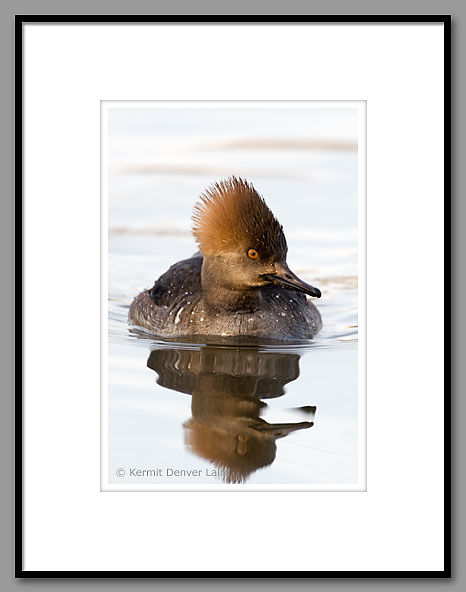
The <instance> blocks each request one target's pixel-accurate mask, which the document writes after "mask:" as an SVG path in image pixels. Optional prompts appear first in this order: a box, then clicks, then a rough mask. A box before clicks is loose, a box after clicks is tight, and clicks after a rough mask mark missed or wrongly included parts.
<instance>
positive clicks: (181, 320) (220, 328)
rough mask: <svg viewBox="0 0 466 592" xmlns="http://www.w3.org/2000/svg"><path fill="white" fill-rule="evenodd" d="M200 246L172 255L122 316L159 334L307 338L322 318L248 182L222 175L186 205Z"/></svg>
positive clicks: (282, 238)
mask: <svg viewBox="0 0 466 592" xmlns="http://www.w3.org/2000/svg"><path fill="white" fill-rule="evenodd" d="M193 223H194V224H193V234H194V237H195V239H196V241H197V243H198V244H199V249H200V252H198V253H196V254H195V255H193V256H192V257H191V258H190V259H185V260H184V261H179V262H178V263H175V264H174V265H172V266H171V267H170V269H169V270H168V271H167V272H166V273H164V274H163V275H162V276H160V278H159V279H158V280H157V281H156V282H155V284H154V286H153V288H152V289H151V290H144V291H143V292H141V293H140V294H139V295H138V296H136V298H135V299H134V300H133V302H132V304H131V306H130V309H129V321H130V322H131V323H133V324H134V325H138V326H140V327H143V328H145V329H148V330H149V331H150V332H152V333H155V334H157V335H159V336H164V337H175V336H181V335H222V336H235V337H237V336H254V337H264V338H272V339H288V340H289V339H307V338H311V337H313V336H314V335H315V334H316V333H318V331H319V330H320V329H321V327H322V319H321V316H320V313H319V311H318V310H317V308H316V307H315V306H314V304H313V303H312V302H311V301H310V300H307V298H306V294H308V295H309V296H314V297H316V298H320V296H321V293H320V290H319V289H317V288H314V287H313V286H310V285H309V284H306V283H305V282H303V281H302V280H301V279H299V278H298V277H297V276H296V275H295V274H294V273H293V272H292V271H291V270H290V269H289V268H288V266H287V264H286V254H287V251H288V247H287V244H286V239H285V235H284V233H283V228H282V226H281V225H280V223H279V222H278V220H277V219H276V218H275V216H274V215H273V213H272V212H271V211H270V209H269V208H268V206H267V204H266V203H265V201H264V199H263V198H262V197H261V196H260V195H259V194H258V193H257V191H256V190H255V189H254V187H253V186H252V185H251V184H250V183H248V182H247V181H245V180H243V179H238V178H236V177H230V178H229V179H227V180H224V181H221V182H219V183H215V184H214V185H212V186H211V187H210V188H209V189H207V191H205V193H204V194H203V195H201V198H200V201H199V202H198V203H197V204H196V205H195V207H194V214H193Z"/></svg>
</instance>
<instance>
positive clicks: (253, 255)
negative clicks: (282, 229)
mask: <svg viewBox="0 0 466 592" xmlns="http://www.w3.org/2000/svg"><path fill="white" fill-rule="evenodd" d="M248 257H249V259H257V258H258V257H259V253H258V252H257V251H256V249H249V251H248Z"/></svg>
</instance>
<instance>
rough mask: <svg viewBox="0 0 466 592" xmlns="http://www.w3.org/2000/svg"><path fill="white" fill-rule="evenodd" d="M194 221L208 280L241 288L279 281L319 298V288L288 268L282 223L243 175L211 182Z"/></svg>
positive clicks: (200, 202)
mask: <svg viewBox="0 0 466 592" xmlns="http://www.w3.org/2000/svg"><path fill="white" fill-rule="evenodd" d="M193 223H194V225H193V234H194V237H195V239H196V241H197V242H198V244H199V248H200V251H201V253H202V255H203V257H204V264H203V273H204V272H205V273H206V274H208V276H207V277H208V281H209V283H211V282H213V283H214V284H216V285H217V286H221V287H223V288H228V289H230V290H243V291H244V290H252V289H257V288H260V287H263V286H266V285H267V284H281V285H283V286H287V287H289V288H292V289H294V290H298V291H300V292H304V293H306V294H309V295H310V296H314V297H316V298H320V296H321V292H320V290H319V289H318V288H315V287H314V286H311V285H309V284H307V283H306V282H304V281H303V280H301V279H300V278H298V277H297V276H296V275H295V274H294V273H293V272H292V271H291V270H290V268H289V267H288V265H287V263H286V255H287V251H288V247H287V244H286V239H285V235H284V233H283V228H282V226H281V224H280V223H279V222H278V220H277V219H276V218H275V216H274V215H273V213H272V212H271V211H270V209H269V208H268V206H267V204H266V203H265V201H264V199H263V198H262V197H261V196H260V195H259V193H257V191H256V190H255V189H254V187H253V186H252V185H251V184H250V183H248V182H247V181H245V180H244V179H238V178H236V177H230V178H228V179H226V180H224V181H220V182H218V183H215V184H214V185H212V186H210V187H209V188H208V189H207V190H206V191H205V192H204V194H203V195H201V198H200V201H199V202H198V203H197V204H196V205H195V207H194V214H193Z"/></svg>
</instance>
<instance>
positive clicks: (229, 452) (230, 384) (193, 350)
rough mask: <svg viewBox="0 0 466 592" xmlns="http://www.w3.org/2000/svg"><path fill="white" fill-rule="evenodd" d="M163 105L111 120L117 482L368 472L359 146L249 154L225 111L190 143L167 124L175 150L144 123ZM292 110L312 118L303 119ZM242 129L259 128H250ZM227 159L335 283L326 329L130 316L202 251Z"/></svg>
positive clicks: (273, 480) (324, 480)
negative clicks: (178, 334)
mask: <svg viewBox="0 0 466 592" xmlns="http://www.w3.org/2000/svg"><path fill="white" fill-rule="evenodd" d="M251 111H252V110H251ZM347 111H350V110H347ZM273 115H274V114H273V113H272V114H270V115H269V116H270V117H273ZM346 115H347V117H348V118H350V119H351V117H352V116H353V115H352V114H351V113H347V114H346ZM185 116H186V117H187V115H185ZM133 117H136V116H135V115H133ZM151 117H152V118H153V120H154V122H155V123H154V125H155V124H156V122H157V121H158V119H157V117H159V118H160V117H161V115H160V114H155V115H153V114H150V116H149V117H144V116H142V115H141V114H140V113H139V114H138V116H137V118H136V119H134V120H131V114H127V113H123V114H118V113H116V114H115V115H114V121H115V122H116V123H114V125H113V127H111V128H110V131H111V133H110V151H109V161H110V162H109V163H110V174H109V210H108V213H109V234H108V275H109V293H108V308H109V326H108V331H109V336H108V338H109V341H108V364H109V368H108V470H109V483H110V484H113V485H120V486H122V488H124V486H125V485H126V484H132V485H135V484H138V483H140V484H145V485H150V484H155V485H157V484H173V485H180V484H195V485H201V484H208V485H215V484H218V483H248V484H251V485H254V484H257V485H259V484H272V485H273V484H277V485H288V484H309V485H326V484H328V485H332V484H352V483H356V482H357V470H358V466H357V456H358V430H359V429H364V426H358V421H357V419H358V383H357V362H358V347H357V340H358V308H357V306H358V299H357V269H358V256H357V255H358V244H357V152H355V151H352V150H350V149H344V150H340V149H326V150H321V149H320V150H317V149H309V148H305V149H303V147H302V146H301V147H299V149H293V148H292V147H291V148H290V147H289V146H287V147H282V148H280V143H279V142H277V145H276V146H275V148H274V149H273V150H270V149H262V148H261V147H260V143H257V142H256V144H257V145H256V147H255V149H254V151H253V152H252V153H251V151H250V150H249V151H248V150H244V149H237V148H233V149H228V150H224V151H223V152H222V150H220V149H218V146H219V145H221V140H222V139H223V140H224V138H223V136H222V137H218V134H217V135H215V133H214V132H215V130H214V129H213V127H215V126H213V124H212V126H213V127H212V131H211V135H210V136H209V134H208V133H207V132H206V131H205V130H206V129H208V126H207V127H206V125H204V131H203V135H202V139H203V143H202V142H200V141H197V140H198V137H200V131H199V130H197V129H196V127H195V126H194V127H193V128H192V129H191V128H190V130H191V135H189V134H188V136H187V137H184V136H182V137H181V140H179V141H178V143H176V142H173V144H170V142H169V140H173V138H172V137H171V136H170V138H167V137H165V144H166V143H167V142H168V144H169V146H170V151H169V153H168V154H167V153H166V151H164V149H163V146H164V141H163V140H164V138H163V137H159V136H160V134H159V135H158V136H155V135H154V134H151V133H150V132H151V128H150V125H149V126H148V129H146V127H144V126H143V122H146V123H147V121H149V122H150V121H152V119H151ZM167 117H168V115H165V116H164V118H163V119H164V121H165V122H166V119H167ZM138 118H139V119H138ZM295 119H296V130H300V131H301V128H302V117H300V118H298V117H297V115H296V116H295ZM298 119H299V121H298ZM129 120H131V121H129ZM111 121H112V120H111ZM215 121H216V120H215ZM241 122H243V124H244V125H245V126H246V123H247V115H246V116H245V115H244V114H243V118H242V119H241ZM245 122H246V123H245ZM211 123H212V122H211ZM311 123H312V121H311ZM204 124H205V122H204ZM309 125H310V126H311V124H309ZM138 126H139V127H138ZM263 127H264V129H265V128H267V120H264V122H263ZM311 128H312V126H311ZM347 128H348V129H350V126H349V124H348V125H347ZM167 129H173V128H170V126H168V125H167ZM345 129H346V128H345ZM112 130H113V132H112ZM166 133H167V134H168V132H166ZM236 133H237V138H239V139H240V140H241V139H244V138H246V139H247V138H249V137H250V136H248V133H247V130H246V127H245V129H244V130H242V129H241V127H240V126H239V129H238V130H237V132H236ZM254 134H255V135H256V136H257V135H258V134H259V135H260V130H257V129H255V130H254ZM185 135H186V134H185ZM288 135H289V134H288ZM295 135H296V136H298V135H299V134H298V132H296V134H295ZM154 138H157V139H154ZM206 138H207V139H206ZM228 138H229V139H231V137H230V136H228ZM310 138H311V139H312V134H311V133H310ZM195 140H196V141H197V143H196V141H195ZM238 142H239V141H238ZM238 142H237V143H238ZM239 143H240V142H239ZM214 146H217V149H216V150H214V148H213V147H214ZM257 146H259V147H257ZM147 154H150V155H151V156H150V158H148V157H147ZM154 162H155V163H157V167H155V168H154V167H153V163H154ZM175 164H176V167H177V170H176V171H175V172H174V171H173V170H172V169H171V168H170V167H173V166H175ZM144 167H146V169H144ZM151 167H152V168H151ZM183 167H185V168H183ZM223 169H225V171H227V170H228V171H229V172H228V173H226V174H236V175H239V176H245V177H247V178H248V180H249V181H252V182H253V183H254V185H255V186H256V188H257V189H258V190H259V192H260V193H262V194H263V195H264V197H265V198H266V201H267V202H268V204H269V206H270V207H271V209H272V210H273V211H274V213H275V214H276V216H277V217H278V219H279V220H280V222H281V223H282V224H283V226H284V230H285V234H286V237H287V240H288V247H289V254H288V263H289V265H290V267H291V269H293V271H295V272H296V273H297V274H298V275H299V276H300V277H302V278H303V279H304V280H305V281H307V282H309V283H311V284H313V285H315V286H317V287H319V288H320V289H321V290H322V293H323V296H322V298H321V299H320V300H318V301H316V304H317V306H318V308H319V310H320V311H321V314H322V318H323V322H324V327H323V330H322V331H321V333H319V335H317V336H316V337H315V339H314V340H312V341H308V342H304V343H297V344H283V343H281V344H279V343H273V342H269V343H258V342H252V343H248V344H241V345H238V344H235V343H233V344H232V343H229V342H223V343H219V342H218V340H214V342H213V343H204V342H197V341H196V340H194V341H191V342H185V343H180V342H167V341H160V340H158V339H156V338H154V337H153V336H151V335H149V334H147V333H144V332H141V331H138V330H137V329H135V328H134V327H131V326H129V325H128V323H127V313H128V307H129V304H130V302H131V300H132V299H133V297H134V296H135V295H136V294H137V293H138V292H140V291H141V290H142V289H144V288H148V287H150V286H151V285H152V283H153V281H154V280H155V279H156V278H157V277H158V276H159V275H160V274H161V273H163V272H164V271H166V269H167V268H168V267H169V266H170V265H171V264H172V263H174V262H175V261H178V260H180V259H184V258H186V257H188V256H190V255H191V254H193V253H194V252H195V251H196V245H195V243H194V241H193V239H192V237H191V235H190V231H189V228H190V216H191V210H192V206H193V204H194V202H195V201H196V199H197V196H198V195H199V193H200V192H201V191H203V189H204V188H205V187H206V186H207V185H209V184H210V183H211V182H212V181H214V180H217V179H219V178H221V176H218V174H217V173H218V172H219V170H223ZM122 469H123V470H124V475H123V473H122Z"/></svg>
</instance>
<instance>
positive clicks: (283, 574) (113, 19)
mask: <svg viewBox="0 0 466 592" xmlns="http://www.w3.org/2000/svg"><path fill="white" fill-rule="evenodd" d="M27 23H73V24H77V23H159V24H160V23H177V24H179V23H186V24H191V23H211V24H214V23H228V24H234V23H242V24H244V23H264V24H270V23H275V24H280V23H343V24H347V23H384V24H388V23H443V25H444V33H445V36H444V39H445V41H444V71H445V79H444V102H445V112H444V124H445V134H444V141H445V156H444V165H445V178H444V190H445V204H444V206H445V227H444V231H445V245H444V247H445V270H446V271H445V283H446V284H447V285H451V280H452V278H451V264H452V256H451V241H452V238H451V214H452V210H451V174H450V173H451V140H452V137H451V84H452V80H451V65H452V58H451V31H452V26H451V16H450V15H396V16H393V15H386V16H379V15H344V16H335V15H315V16H307V15H306V16H288V15H284V16H231V17H225V16H215V15H209V16H154V15H86V16H82V15H74V16H70V15H16V17H15V136H16V144H15V229H16V236H15V248H16V269H17V271H16V277H15V290H16V294H22V293H23V288H24V286H23V277H22V270H21V264H22V261H23V238H24V237H23V228H22V220H23V204H22V194H23V166H22V158H23V113H22V97H23V25H24V24H27ZM444 320H445V327H446V330H445V343H446V346H445V352H444V359H445V366H446V368H447V372H446V373H445V377H444V384H445V425H444V430H445V442H444V444H445V458H444V460H445V475H444V486H445V499H446V502H445V508H444V518H445V548H444V564H445V569H444V570H443V571H438V572H430V571H429V572H428V571H390V572H387V571H377V572H374V571H351V572H349V571H336V572H334V571H332V572H329V571H306V570H303V571H293V572H289V571H276V572H274V574H273V577H274V579H277V578H338V579H347V578H451V558H452V549H451V537H452V527H451V519H452V516H451V480H452V475H451V460H452V451H451V439H452V433H451V411H452V409H451V373H450V369H451V338H452V335H451V305H450V303H449V301H447V302H446V306H445V319H444ZM15 325H16V334H17V336H19V338H17V341H16V344H15V354H16V360H15V375H16V397H15V447H16V456H15V529H16V539H15V576H16V578H90V577H92V578H167V577H176V578H185V579H186V578H205V577H210V578H219V577H221V576H222V573H223V572H216V571H210V572H186V571H185V572H170V571H137V572H134V571H79V572H78V571H25V570H24V569H23V561H22V554H23V510H22V490H23V468H22V459H23V436H24V434H23V422H22V417H23V402H22V391H23V386H24V385H23V358H22V357H23V340H22V335H23V313H22V310H21V307H19V306H18V307H17V308H16V313H15ZM267 575H268V574H267V573H266V572H262V571H257V572H256V571H240V572H235V575H234V577H235V578H246V577H247V578H264V577H266V576H267ZM225 577H228V578H231V577H232V575H231V574H225Z"/></svg>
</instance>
